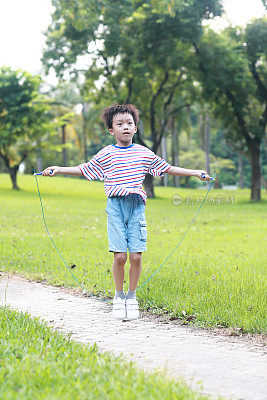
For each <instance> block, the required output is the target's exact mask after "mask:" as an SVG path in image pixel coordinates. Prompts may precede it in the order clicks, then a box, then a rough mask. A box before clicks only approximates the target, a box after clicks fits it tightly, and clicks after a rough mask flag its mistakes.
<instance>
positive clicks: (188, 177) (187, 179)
mask: <svg viewBox="0 0 267 400" xmlns="http://www.w3.org/2000/svg"><path fill="white" fill-rule="evenodd" d="M189 179H190V176H185V187H186V188H189Z"/></svg>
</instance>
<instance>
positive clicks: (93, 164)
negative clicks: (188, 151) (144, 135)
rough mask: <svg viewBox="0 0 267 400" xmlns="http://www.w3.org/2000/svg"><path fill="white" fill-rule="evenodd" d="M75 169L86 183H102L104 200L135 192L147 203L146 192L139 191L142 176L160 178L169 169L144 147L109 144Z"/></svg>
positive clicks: (168, 165)
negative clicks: (100, 181) (87, 181)
mask: <svg viewBox="0 0 267 400" xmlns="http://www.w3.org/2000/svg"><path fill="white" fill-rule="evenodd" d="M78 167H79V168H80V170H81V172H82V174H83V175H84V177H85V178H87V179H88V180H89V181H91V180H94V179H100V180H104V189H105V194H106V196H107V197H112V196H126V195H128V194H130V193H136V194H139V195H140V196H142V198H143V200H144V203H146V198H147V196H146V192H145V191H144V190H143V189H142V182H143V180H144V179H145V175H146V174H147V173H149V174H151V175H153V176H155V177H162V176H163V175H164V173H165V172H166V171H167V170H168V169H169V168H170V167H171V166H170V164H168V163H167V162H166V161H165V160H163V159H162V158H160V157H158V156H157V155H156V154H155V153H153V151H151V150H149V149H148V148H147V147H144V146H141V145H139V144H136V143H133V144H131V145H130V146H127V147H120V146H116V145H114V144H112V145H108V146H106V147H104V148H103V149H102V150H100V151H99V152H98V153H97V154H96V155H95V156H94V157H93V158H92V159H91V160H90V161H88V162H87V163H84V164H80V165H79V166H78Z"/></svg>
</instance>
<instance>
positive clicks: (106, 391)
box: [0, 307, 208, 400]
mask: <svg viewBox="0 0 267 400" xmlns="http://www.w3.org/2000/svg"><path fill="white" fill-rule="evenodd" d="M0 398H1V399H5V400H13V399H19V400H32V399H35V400H45V399H49V400H61V399H62V400H73V399H77V400H93V399H98V400H117V399H127V400H143V399H147V400H157V399H158V400H164V399H166V400H169V399H173V400H205V399H206V400H208V397H207V396H201V395H199V394H197V393H196V391H192V390H190V389H189V388H188V387H187V386H186V385H185V384H184V383H183V382H182V381H177V382H174V381H173V380H168V379H166V377H165V375H164V374H163V373H160V372H154V373H151V374H148V373H144V372H142V371H141V370H137V369H136V368H135V367H134V365H133V364H132V363H129V364H128V363H126V362H125V361H123V360H122V359H121V357H115V356H113V355H112V354H110V353H101V354H100V353H99V352H98V348H97V346H96V345H92V346H90V345H82V344H79V343H75V342H74V341H71V340H70V337H69V336H68V337H65V336H63V335H62V334H60V333H58V332H53V331H52V329H51V328H49V327H48V326H47V324H46V323H45V322H44V321H40V320H39V319H37V318H30V316H29V314H28V313H26V314H23V313H21V312H18V311H16V310H10V309H9V307H0Z"/></svg>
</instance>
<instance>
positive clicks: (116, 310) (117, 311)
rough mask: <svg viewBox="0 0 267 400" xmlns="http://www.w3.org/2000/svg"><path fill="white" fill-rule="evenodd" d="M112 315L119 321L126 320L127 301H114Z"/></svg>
mask: <svg viewBox="0 0 267 400" xmlns="http://www.w3.org/2000/svg"><path fill="white" fill-rule="evenodd" d="M112 315H113V317H114V318H117V319H125V318H126V307H125V299H122V298H121V297H118V298H117V299H115V297H114V299H113V309H112Z"/></svg>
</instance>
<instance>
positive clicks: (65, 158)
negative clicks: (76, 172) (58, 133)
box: [61, 125, 68, 177]
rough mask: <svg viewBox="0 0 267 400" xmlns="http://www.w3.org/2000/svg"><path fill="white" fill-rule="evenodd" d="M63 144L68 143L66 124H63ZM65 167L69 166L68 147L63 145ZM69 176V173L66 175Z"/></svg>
mask: <svg viewBox="0 0 267 400" xmlns="http://www.w3.org/2000/svg"><path fill="white" fill-rule="evenodd" d="M61 128H62V144H65V143H66V125H62V127H61ZM63 167H67V149H66V148H65V147H63ZM64 176H65V177H67V176H68V175H64Z"/></svg>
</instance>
